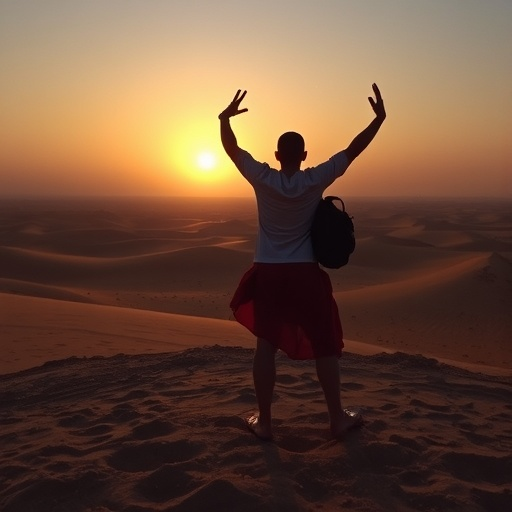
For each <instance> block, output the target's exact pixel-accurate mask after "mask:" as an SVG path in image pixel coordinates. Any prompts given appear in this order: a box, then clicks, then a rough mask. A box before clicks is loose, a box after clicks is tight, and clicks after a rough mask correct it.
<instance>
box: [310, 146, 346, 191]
mask: <svg viewBox="0 0 512 512" xmlns="http://www.w3.org/2000/svg"><path fill="white" fill-rule="evenodd" d="M349 164H350V162H349V161H348V158H347V155H346V153H345V151H340V152H339V153H336V154H335V155H333V156H332V157H331V158H329V160H327V161H326V162H324V163H322V164H320V165H317V166H316V167H313V168H312V169H308V171H309V174H310V176H311V178H313V179H314V180H315V181H316V182H317V183H319V184H320V185H322V186H324V187H328V186H329V185H331V184H332V183H333V182H334V181H335V180H336V179H337V178H339V177H340V176H342V175H343V173H344V172H345V171H346V170H347V168H348V166H349Z"/></svg>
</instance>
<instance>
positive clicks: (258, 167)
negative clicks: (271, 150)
mask: <svg viewBox="0 0 512 512" xmlns="http://www.w3.org/2000/svg"><path fill="white" fill-rule="evenodd" d="M235 165H236V168H237V169H238V170H239V171H240V173H241V174H242V176H243V177H244V178H245V179H246V180H247V181H248V182H249V183H251V184H254V183H256V182H257V181H261V179H262V178H263V176H264V175H265V174H266V173H268V172H269V170H270V167H269V165H268V164H265V163H261V162H258V161H257V160H255V159H254V158H253V157H252V155H251V154H250V153H248V152H247V151H245V150H244V149H240V151H239V152H238V155H237V158H236V159H235Z"/></svg>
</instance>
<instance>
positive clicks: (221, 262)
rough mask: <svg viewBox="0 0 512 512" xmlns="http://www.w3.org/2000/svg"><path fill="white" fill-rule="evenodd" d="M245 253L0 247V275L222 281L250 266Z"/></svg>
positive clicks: (78, 282)
mask: <svg viewBox="0 0 512 512" xmlns="http://www.w3.org/2000/svg"><path fill="white" fill-rule="evenodd" d="M250 261H251V257H250V256H248V255H247V253H246V251H237V250H236V248H233V246H228V247H226V246H219V245H214V246H199V247H187V248H183V249H176V250H172V251H166V252H162V253H154V254H143V255H136V256H125V257H122V258H91V257H85V256H70V255H62V254H55V253H47V252H41V251H34V250H28V249H22V248H10V247H0V277H5V278H9V279H17V280H20V281H33V282H35V283H38V284H52V283H53V284H57V285H62V286H66V285H67V286H82V285H84V284H86V283H87V284H89V285H94V284H97V285H98V286H102V287H118V288H121V289H122V288H123V287H125V286H130V285H131V286H137V285H138V286H146V287H147V286H149V287H151V286H157V287H158V286H159V285H160V286H162V285H163V284H164V283H165V282H171V283H183V284H186V282H185V281H186V280H187V279H190V277H191V276H198V275H201V274H202V273H203V274H204V273H207V274H208V275H210V276H211V278H212V279H213V280H215V281H222V280H223V279H225V278H226V275H227V274H229V275H231V274H233V269H239V271H240V272H241V271H242V269H243V268H245V267H247V266H248V265H249V264H250Z"/></svg>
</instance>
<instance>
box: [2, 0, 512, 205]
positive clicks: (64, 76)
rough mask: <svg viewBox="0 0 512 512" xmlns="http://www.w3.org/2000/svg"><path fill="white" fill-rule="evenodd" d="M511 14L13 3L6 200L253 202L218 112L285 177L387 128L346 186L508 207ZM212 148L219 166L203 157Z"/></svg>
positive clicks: (203, 3) (349, 190)
mask: <svg viewBox="0 0 512 512" xmlns="http://www.w3.org/2000/svg"><path fill="white" fill-rule="evenodd" d="M511 55H512V5H511V4H510V3H508V2H507V1H505V0H492V1H489V2H479V1H476V0H468V1H466V2H464V3H460V2H445V1H442V0H433V1H430V2H403V1H399V0H389V1H386V2H382V1H380V0H367V1H365V2H360V1H356V0H352V1H344V0H322V1H318V2H313V1H306V0H302V1H301V0H293V1H292V0H281V1H274V0H273V1H270V0H262V1H259V2H251V3H250V2H240V1H238V2H234V1H232V0H219V1H217V2H210V1H207V0H195V1H192V0H174V1H172V2H169V1H165V0H149V1H147V2H146V1H145V2H142V1H129V2H127V1H122V0H107V1H104V0H101V1H100V0H95V1H90V2H83V1H78V0H45V1H44V2H41V1H39V0H3V1H2V2H1V3H0V69H1V71H0V72H1V76H2V79H1V81H0V102H1V116H0V117H1V119H2V122H1V125H0V194H7V195H13V194H23V195H34V194H41V195H64V194H72V195H97V194H101V195H118V194H119V195H196V196H197V195H250V194H251V193H252V191H251V189H250V187H249V186H248V185H247V184H246V183H245V182H244V180H243V179H242V178H241V177H240V176H239V175H238V173H237V171H236V170H235V169H234V168H233V166H232V165H231V164H230V162H229V161H228V160H227V158H226V157H225V156H224V155H223V153H222V148H221V144H220V140H219V136H218V120H217V114H218V113H219V111H220V110H222V109H223V108H224V107H225V106H226V104H227V103H228V102H229V101H230V100H231V98H232V97H233V95H234V93H235V92H236V89H238V88H242V89H247V90H248V94H247V97H246V100H245V101H244V103H245V106H246V107H247V108H249V112H248V113H247V114H244V115H241V116H239V117H237V118H235V119H234V120H233V127H234V129H235V132H236V134H237V136H238V140H239V143H240V145H241V146H242V147H244V148H245V149H247V150H249V151H250V152H251V153H252V154H253V155H254V156H255V157H256V158H257V159H260V160H263V161H267V162H269V163H270V164H271V165H275V164H276V162H275V160H274V156H273V155H274V149H275V143H276V140H277V137H278V136H279V135H280V134H281V133H282V132H284V131H287V130H295V131H299V132H301V133H302V134H303V135H304V137H305V139H306V144H307V149H308V152H309V157H308V160H307V162H306V165H307V164H309V165H315V164H317V163H320V162H321V161H323V160H325V159H327V158H328V157H329V156H330V155H331V154H333V153H335V152H336V151H338V150H340V149H343V148H344V147H346V146H347V145H348V143H349V142H350V141H351V139H352V138H353V137H354V136H355V135H356V134H357V133H358V132H359V131H360V130H362V129H363V128H364V127H365V126H366V124H367V123H368V122H369V121H370V120H371V118H372V111H371V109H370V106H369V104H368V101H367V99H366V98H367V96H368V95H370V94H371V83H372V82H377V83H378V84H379V86H380V88H381V90H382V94H383V96H384V100H385V103H386V107H387V110H388V119H387V120H386V123H385V125H384V126H383V128H382V130H381V132H380V133H379V134H378V136H377V138H376V140H375V141H374V142H373V144H372V145H371V147H370V148H369V149H368V150H367V151H366V152H365V153H364V154H363V155H361V156H360V157H359V159H358V160H356V162H354V164H353V165H352V167H351V168H350V169H349V171H348V172H347V174H346V175H345V176H344V177H343V178H342V179H341V180H339V181H338V182H337V183H336V184H335V185H334V186H333V188H332V191H333V192H336V193H339V194H344V195H354V196H356V195H357V196H368V195H372V196H381V195H386V196H389V195H420V196H436V195H439V196H457V195H461V196H465V195H470V196H471V195H478V196H507V197H510V196H512V177H511V176H512V140H511V133H512V121H511V120H512V92H511V91H512V61H511V59H510V56H511ZM201 154H207V155H208V157H207V158H208V159H211V160H213V161H214V162H213V163H212V162H210V164H211V165H212V167H211V169H201V168H200V165H199V164H198V158H199V156H200V155H201Z"/></svg>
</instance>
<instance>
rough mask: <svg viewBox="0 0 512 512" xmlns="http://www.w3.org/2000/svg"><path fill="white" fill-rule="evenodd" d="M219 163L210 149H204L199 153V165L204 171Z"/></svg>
mask: <svg viewBox="0 0 512 512" xmlns="http://www.w3.org/2000/svg"><path fill="white" fill-rule="evenodd" d="M216 164H217V158H216V157H215V155H214V154H213V153H210V152H209V151H203V152H202V153H199V155H197V165H198V167H199V169H201V170H202V171H211V170H212V169H213V168H214V167H215V165H216Z"/></svg>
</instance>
